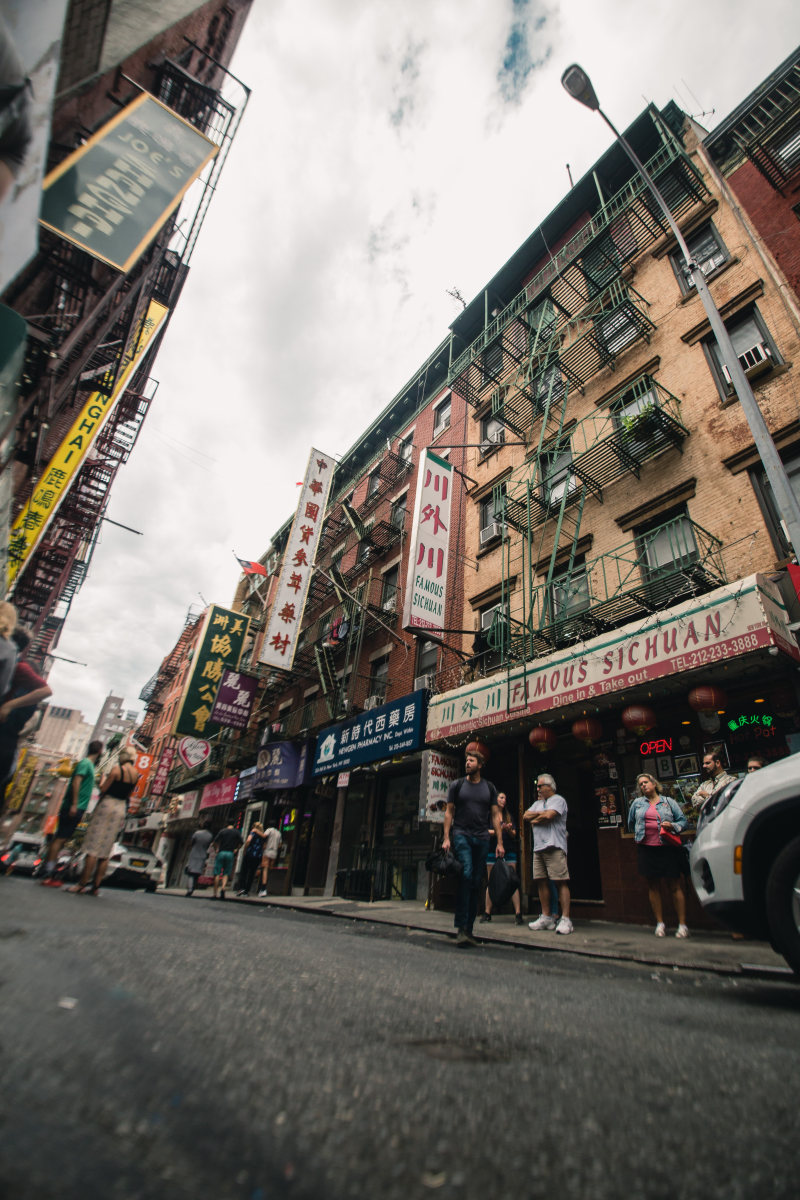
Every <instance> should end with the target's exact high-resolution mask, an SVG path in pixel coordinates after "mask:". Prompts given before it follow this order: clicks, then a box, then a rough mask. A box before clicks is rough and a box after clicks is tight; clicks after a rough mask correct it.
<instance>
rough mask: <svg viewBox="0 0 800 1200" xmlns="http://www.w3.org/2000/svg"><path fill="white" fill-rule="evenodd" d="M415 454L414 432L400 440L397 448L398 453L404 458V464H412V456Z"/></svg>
mask: <svg viewBox="0 0 800 1200" xmlns="http://www.w3.org/2000/svg"><path fill="white" fill-rule="evenodd" d="M413 452H414V431H413V430H412V431H411V433H407V434H406V436H405V437H404V438H401V439H400V443H399V445H398V447H397V453H398V454H399V455H400V457H401V458H402V460H403V462H411V455H412V454H413Z"/></svg>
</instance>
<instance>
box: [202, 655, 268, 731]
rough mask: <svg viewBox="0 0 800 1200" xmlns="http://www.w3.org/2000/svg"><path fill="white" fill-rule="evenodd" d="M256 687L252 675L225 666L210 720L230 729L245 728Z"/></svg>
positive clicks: (256, 683) (255, 680) (256, 681)
mask: <svg viewBox="0 0 800 1200" xmlns="http://www.w3.org/2000/svg"><path fill="white" fill-rule="evenodd" d="M257 687H258V680H257V679H256V678H255V676H254V675H242V674H241V672H239V671H230V670H228V669H227V668H226V669H225V670H224V671H223V672H222V678H221V679H220V681H219V690H218V691H217V698H216V700H215V701H214V707H213V709H212V710H211V720H212V721H216V723H217V724H218V725H227V726H228V727H229V728H230V729H247V722H248V721H249V720H250V710H251V709H252V707H253V700H254V699H255V694H256V688H257Z"/></svg>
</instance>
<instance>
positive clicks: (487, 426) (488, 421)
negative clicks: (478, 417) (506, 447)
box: [481, 417, 506, 456]
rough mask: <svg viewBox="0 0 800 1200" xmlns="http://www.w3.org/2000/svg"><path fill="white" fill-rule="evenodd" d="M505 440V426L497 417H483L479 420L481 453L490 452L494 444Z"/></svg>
mask: <svg viewBox="0 0 800 1200" xmlns="http://www.w3.org/2000/svg"><path fill="white" fill-rule="evenodd" d="M505 440H506V427H505V425H504V424H503V423H502V421H498V419H497V417H484V418H483V420H482V421H481V454H482V455H484V456H486V455H487V454H490V453H491V452H492V450H494V449H495V447H496V446H501V445H502V444H503V442H504V441H505Z"/></svg>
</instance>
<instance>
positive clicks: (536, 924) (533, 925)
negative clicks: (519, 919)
mask: <svg viewBox="0 0 800 1200" xmlns="http://www.w3.org/2000/svg"><path fill="white" fill-rule="evenodd" d="M556 924H557V922H556V919H555V917H551V916H550V914H549V913H542V915H541V916H540V917H537V918H536V920H535V921H528V929H534V930H536V931H538V930H541V929H555V927H556Z"/></svg>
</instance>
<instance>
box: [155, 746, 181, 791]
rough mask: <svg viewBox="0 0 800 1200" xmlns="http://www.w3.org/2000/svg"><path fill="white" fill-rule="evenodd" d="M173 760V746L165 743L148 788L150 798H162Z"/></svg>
mask: <svg viewBox="0 0 800 1200" xmlns="http://www.w3.org/2000/svg"><path fill="white" fill-rule="evenodd" d="M174 758H175V746H174V744H173V743H172V742H167V744H166V746H165V747H164V749H163V750H162V751H161V758H160V759H159V760H158V766H157V767H156V772H155V775H154V776H153V782H152V784H151V786H150V795H151V796H163V795H164V792H165V791H166V790H167V780H168V779H169V773H170V771H171V770H172V763H173V760H174Z"/></svg>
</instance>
